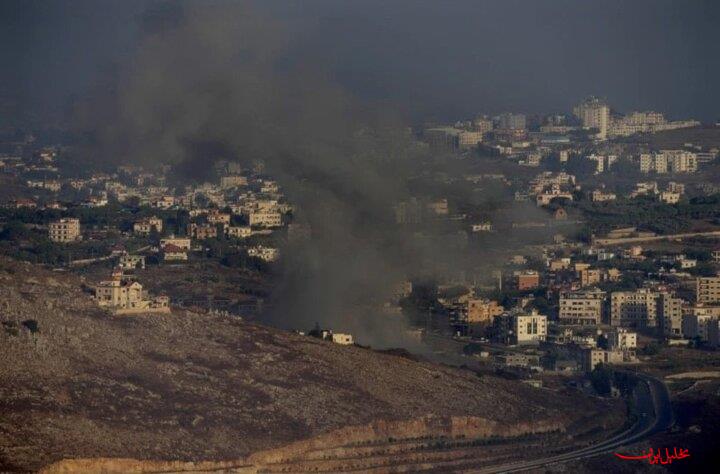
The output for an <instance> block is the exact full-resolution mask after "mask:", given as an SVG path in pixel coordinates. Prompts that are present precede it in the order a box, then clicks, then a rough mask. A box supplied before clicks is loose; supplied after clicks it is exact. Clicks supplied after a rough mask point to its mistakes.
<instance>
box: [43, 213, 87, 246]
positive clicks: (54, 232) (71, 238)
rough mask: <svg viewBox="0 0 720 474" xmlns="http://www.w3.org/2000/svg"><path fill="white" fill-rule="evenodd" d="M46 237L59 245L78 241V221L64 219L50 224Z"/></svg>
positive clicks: (79, 235)
mask: <svg viewBox="0 0 720 474" xmlns="http://www.w3.org/2000/svg"><path fill="white" fill-rule="evenodd" d="M48 237H49V238H50V240H52V241H53V242H59V243H67V242H76V241H78V240H80V237H81V234H80V219H76V218H66V219H60V220H57V221H53V222H51V223H50V224H49V225H48Z"/></svg>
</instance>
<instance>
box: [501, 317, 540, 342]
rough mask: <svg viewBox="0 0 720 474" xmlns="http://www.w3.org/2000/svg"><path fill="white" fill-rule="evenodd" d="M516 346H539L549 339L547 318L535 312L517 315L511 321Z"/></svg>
mask: <svg viewBox="0 0 720 474" xmlns="http://www.w3.org/2000/svg"><path fill="white" fill-rule="evenodd" d="M510 328H511V329H512V334H511V337H510V339H511V340H512V342H514V343H515V344H539V343H540V342H542V341H544V340H545V339H546V338H547V316H545V315H542V314H538V313H537V312H536V311H533V312H532V313H530V314H515V315H513V316H512V317H511V319H510Z"/></svg>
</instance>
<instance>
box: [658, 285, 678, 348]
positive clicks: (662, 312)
mask: <svg viewBox="0 0 720 474" xmlns="http://www.w3.org/2000/svg"><path fill="white" fill-rule="evenodd" d="M684 304H685V300H683V299H682V298H678V297H677V296H675V295H673V294H672V293H667V292H662V293H660V294H659V296H658V323H659V327H660V332H661V333H662V335H663V336H665V337H682V336H683V330H682V319H683V305H684Z"/></svg>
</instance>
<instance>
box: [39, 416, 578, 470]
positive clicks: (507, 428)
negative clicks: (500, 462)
mask: <svg viewBox="0 0 720 474" xmlns="http://www.w3.org/2000/svg"><path fill="white" fill-rule="evenodd" d="M562 431H564V426H563V425H562V423H560V422H552V421H549V420H544V421H539V422H525V423H514V424H512V425H509V424H503V423H499V422H497V421H493V420H489V419H487V418H481V417H475V416H453V417H439V416H425V417H421V418H417V419H413V420H407V421H386V420H378V421H375V422H373V423H370V424H367V425H361V426H349V427H345V428H341V429H339V430H335V431H332V432H329V433H325V434H322V435H319V436H315V437H313V438H310V439H306V440H302V441H297V442H294V443H290V444H288V445H286V446H281V447H279V448H274V449H268V450H264V451H259V452H257V453H254V454H251V455H250V456H248V457H247V458H243V459H236V460H232V461H217V462H215V461H205V462H181V461H141V460H137V459H112V458H96V459H68V460H63V461H59V462H56V463H53V464H51V465H49V466H47V467H45V468H43V469H42V470H41V471H40V472H41V473H42V474H69V473H93V472H96V473H158V472H234V473H255V472H272V471H275V470H278V471H281V470H285V469H292V470H295V471H315V470H326V471H336V472H337V471H343V470H347V469H356V468H357V467H358V466H360V467H364V468H368V469H375V470H377V469H382V468H383V465H382V463H380V465H378V462H377V459H376V458H377V454H378V452H382V453H383V454H388V455H391V456H396V457H398V459H399V457H402V455H405V456H404V458H405V462H409V463H412V464H415V463H418V462H422V463H425V464H428V465H435V464H438V463H440V464H441V463H443V462H445V461H446V458H447V457H448V456H443V457H441V458H440V459H437V457H435V458H434V459H431V458H433V456H432V455H431V454H432V452H433V449H432V448H435V450H438V449H444V450H447V446H448V445H452V444H453V443H455V446H456V447H458V448H462V447H466V448H467V447H471V446H473V445H476V444H478V442H480V441H482V440H487V439H490V438H493V439H498V438H505V439H507V440H508V441H511V440H512V438H516V437H519V436H523V435H529V434H533V435H538V434H543V433H551V432H562ZM411 452H412V456H410V457H408V456H407V455H406V454H407V453H411ZM434 463H435V464H434ZM318 464H321V466H319V465H318ZM319 467H322V468H324V469H318V468H319ZM395 467H399V466H397V465H396V466H395ZM384 468H385V469H390V467H389V466H384ZM391 470H392V469H390V470H388V472H391Z"/></svg>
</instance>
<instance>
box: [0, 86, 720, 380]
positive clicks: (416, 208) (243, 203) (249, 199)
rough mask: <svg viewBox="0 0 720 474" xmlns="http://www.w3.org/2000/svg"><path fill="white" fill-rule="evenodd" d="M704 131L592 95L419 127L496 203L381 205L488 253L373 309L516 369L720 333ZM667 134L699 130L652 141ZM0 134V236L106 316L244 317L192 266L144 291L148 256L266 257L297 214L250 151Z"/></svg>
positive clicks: (627, 359) (230, 263)
mask: <svg viewBox="0 0 720 474" xmlns="http://www.w3.org/2000/svg"><path fill="white" fill-rule="evenodd" d="M717 129H718V126H717V125H713V126H710V127H709V128H708V126H704V125H701V124H700V123H699V122H697V121H694V120H681V121H668V120H666V118H665V117H664V116H663V114H661V113H658V112H637V111H636V112H630V113H627V114H620V113H617V112H615V111H614V110H612V109H611V107H610V105H609V104H608V103H607V102H606V101H604V100H603V99H599V98H596V97H590V98H588V99H586V100H584V101H582V102H581V103H579V104H578V105H577V106H576V107H575V108H574V109H573V112H572V114H568V115H560V114H554V115H547V116H538V115H524V114H519V113H504V114H500V115H497V116H495V117H490V116H487V115H479V116H478V117H476V118H474V119H472V120H468V121H459V122H457V123H455V124H452V125H442V126H437V125H429V126H424V127H422V128H418V129H417V130H416V140H417V143H419V144H420V145H421V146H425V147H427V148H428V150H429V151H430V152H431V153H435V154H445V155H449V156H454V157H455V158H454V159H455V160H460V162H461V163H463V165H464V169H465V171H464V172H463V173H460V174H452V175H451V174H444V175H432V176H429V177H427V179H428V180H429V181H430V182H431V183H433V185H438V186H439V185H442V186H444V187H446V188H447V187H456V188H458V189H468V190H470V192H473V193H477V194H479V195H487V194H492V195H493V197H494V198H495V199H497V200H499V204H496V208H495V209H490V208H487V207H483V206H479V207H478V206H475V207H472V206H469V205H468V203H466V202H463V201H460V200H458V199H457V198H453V197H451V196H449V195H448V196H447V197H444V196H442V195H437V194H436V195H435V196H434V197H429V196H426V195H417V196H416V197H413V198H412V199H410V200H409V201H403V202H397V203H396V204H395V205H394V206H393V208H392V209H388V212H390V213H392V214H393V216H394V220H395V224H396V225H397V226H399V227H404V228H418V229H420V228H422V226H424V225H426V224H428V223H433V222H434V223H437V222H443V223H444V224H443V225H447V226H449V227H450V228H451V229H454V231H453V232H457V233H459V234H455V235H462V236H463V238H462V242H463V244H462V245H463V246H464V248H465V251H468V252H472V251H473V250H472V248H473V246H478V247H479V248H483V247H488V246H489V247H493V248H495V247H496V248H497V250H498V252H497V254H498V255H503V258H504V260H503V261H493V262H490V261H487V262H485V264H484V265H480V266H479V267H473V268H450V269H448V268H444V269H441V270H439V271H438V273H437V274H436V275H435V277H436V278H435V280H434V283H433V284H432V285H431V288H428V287H427V285H426V283H425V282H422V281H419V280H418V279H414V277H413V275H408V279H407V280H406V281H404V282H398V291H397V292H396V293H395V297H394V298H393V300H392V301H387V302H385V303H383V304H380V305H379V306H378V307H377V310H378V311H383V312H388V313H389V314H391V315H393V314H394V315H398V314H399V315H403V314H404V315H405V316H406V317H409V321H410V322H409V323H408V329H407V332H408V335H411V336H410V337H417V336H416V334H421V336H420V338H421V339H422V340H424V341H426V342H428V343H429V344H430V345H431V346H432V345H433V344H435V343H436V342H433V341H438V340H443V339H445V340H448V341H455V342H460V343H461V345H462V347H463V349H462V353H463V354H464V355H465V356H466V357H467V356H471V357H472V358H473V359H474V360H476V361H477V362H478V363H480V364H491V365H494V366H497V367H500V368H502V370H510V371H512V372H515V373H517V374H521V375H522V376H523V377H527V378H529V379H533V377H534V376H535V375H536V374H537V373H539V372H541V371H554V372H565V373H568V372H579V373H581V372H590V371H592V370H593V369H594V368H596V367H597V366H598V365H599V364H612V365H616V364H634V363H637V362H638V354H643V353H646V352H647V351H648V350H650V349H648V348H652V347H653V345H656V344H669V345H680V346H685V347H698V348H700V347H718V346H720V276H718V270H720V243H717V240H716V239H717V238H718V237H720V226H718V224H717V222H718V219H720V214H718V211H717V209H718V207H717V203H718V199H719V198H718V195H719V194H718V193H719V192H720V189H718V187H717V185H716V184H715V182H716V181H715V180H714V176H716V174H714V173H716V172H717V171H718V162H717V155H718V147H720V141H718V140H707V139H705V138H704V135H703V133H705V135H711V136H713V137H717V136H718V134H717V133H716V130H717ZM668 133H675V134H681V135H678V136H681V137H685V136H686V135H682V134H683V133H689V134H690V135H687V136H698V137H700V138H699V139H698V140H697V141H692V138H687V140H685V139H684V138H683V139H682V140H681V141H682V143H679V142H677V140H676V141H675V142H672V140H669V139H668V140H666V142H662V141H660V140H658V139H659V138H660V137H662V136H664V135H663V134H668ZM693 133H694V135H693ZM673 136H674V135H673ZM3 150H4V151H3V153H2V154H1V155H0V173H1V176H2V179H3V182H4V183H7V186H12V187H13V190H14V192H13V194H12V196H11V195H6V196H5V197H4V199H5V200H4V202H3V209H2V232H1V233H0V236H2V242H0V243H2V244H3V246H2V251H3V252H4V253H7V254H10V255H13V256H16V257H19V258H21V259H27V260H30V261H33V262H36V263H42V264H46V265H49V266H51V267H56V268H58V269H61V270H65V269H69V270H71V271H79V272H81V273H85V274H86V275H87V278H92V279H93V280H92V282H90V281H89V285H90V286H91V287H92V288H94V294H95V298H96V300H97V302H98V304H99V305H101V306H102V307H105V308H108V309H109V310H110V311H112V312H114V313H115V314H131V313H132V314H137V313H141V312H168V311H169V310H170V308H171V307H172V305H173V304H175V305H184V306H187V305H188V304H190V305H193V306H201V307H204V309H205V310H213V309H217V308H218V307H219V306H220V305H222V304H223V302H228V301H230V303H227V305H226V307H225V308H224V309H226V310H230V311H232V312H234V313H236V314H238V315H244V316H248V312H250V313H255V315H257V314H260V313H259V312H260V311H261V309H260V308H262V305H263V298H258V297H252V298H251V300H249V301H248V300H245V301H244V302H243V303H242V304H240V302H239V301H237V300H236V303H234V304H233V303H232V301H231V300H232V299H228V298H227V297H226V295H222V294H216V295H212V296H211V295H210V293H213V291H212V290H210V288H209V287H208V285H207V282H204V283H201V282H199V281H198V283H197V284H196V285H195V288H196V289H197V285H198V284H202V285H204V287H203V288H204V289H203V290H202V291H204V292H205V295H207V296H203V295H200V296H199V297H197V296H196V297H194V298H187V295H183V294H182V293H180V292H179V291H180V290H179V289H178V288H167V290H168V291H166V289H165V288H159V287H158V282H159V281H161V277H160V276H158V275H159V273H158V272H154V273H153V272H152V271H151V270H152V269H154V268H158V269H160V268H162V267H168V268H172V269H173V272H174V273H175V274H178V272H187V274H188V275H192V274H193V273H194V272H196V271H197V269H198V268H200V266H202V265H206V264H205V263H203V262H216V263H215V264H216V265H217V264H219V265H220V266H225V267H228V268H237V269H242V268H254V269H255V270H256V271H259V272H260V273H261V274H262V273H263V272H265V273H266V272H267V271H268V269H269V268H270V267H269V266H272V265H278V264H279V262H280V261H281V259H282V256H283V255H282V251H281V247H282V246H283V245H285V243H286V242H288V241H292V239H297V238H307V237H308V236H309V233H310V231H311V229H310V228H309V226H308V225H307V224H303V223H300V222H297V220H294V218H293V214H294V208H293V205H292V204H291V202H290V201H289V200H288V198H287V196H286V195H285V194H284V193H283V192H282V189H281V187H280V185H279V184H278V182H277V181H276V180H274V179H273V178H272V177H271V176H269V175H268V174H267V173H265V172H264V166H263V163H262V162H261V161H258V162H255V164H254V166H253V167H252V168H249V169H247V168H246V169H243V168H241V167H240V166H239V165H238V164H237V163H235V162H233V161H228V160H218V161H215V162H214V164H213V168H212V175H213V176H214V177H215V178H214V182H212V181H211V182H208V181H206V182H201V183H195V184H192V183H186V184H179V182H178V181H177V179H176V174H175V173H174V170H173V168H172V167H171V166H167V165H159V166H155V167H153V168H145V167H141V166H134V165H122V166H118V167H116V168H114V169H106V170H104V171H92V170H89V169H86V170H83V171H82V172H80V173H78V172H77V170H72V169H70V168H69V167H68V163H67V161H66V159H65V154H66V150H64V148H63V147H62V146H53V145H47V144H44V143H43V144H39V143H38V140H37V139H36V137H34V136H32V135H26V136H24V137H15V138H14V139H12V140H7V139H6V141H5V142H4V143H3ZM518 209H521V210H523V212H518V211H517V210H518ZM665 216H668V218H667V219H663V217H665ZM500 236H504V237H505V239H504V241H503V242H502V244H501V243H498V238H499V237H500ZM453 238H454V237H453ZM93 269H95V270H93ZM110 274H111V275H112V276H111V278H110V280H108V279H107V278H108V275H110ZM188 278H191V277H190V276H188ZM143 285H150V286H151V287H155V288H156V290H157V291H158V292H159V294H160V296H157V297H151V296H149V293H148V291H147V289H144V288H145V287H144V286H143ZM173 292H174V294H173ZM428 295H432V296H429V297H428ZM420 312H422V314H424V315H423V316H420V317H418V314H419V313H420ZM391 317H397V316H391ZM300 329H301V331H302V332H303V333H304V331H305V330H307V328H300ZM332 329H338V330H342V329H343V328H331V329H328V330H323V331H319V330H314V331H310V333H311V334H313V335H316V336H317V337H320V338H323V339H329V340H333V341H336V342H337V341H340V340H341V339H342V340H343V341H345V342H342V343H343V344H346V343H347V341H353V338H352V336H351V335H349V334H348V335H347V336H345V335H342V337H335V336H334V335H333V332H332ZM418 331H420V333H418ZM338 334H340V333H338ZM441 345H442V344H441ZM643 351H645V352H643ZM533 383H535V382H533Z"/></svg>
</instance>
